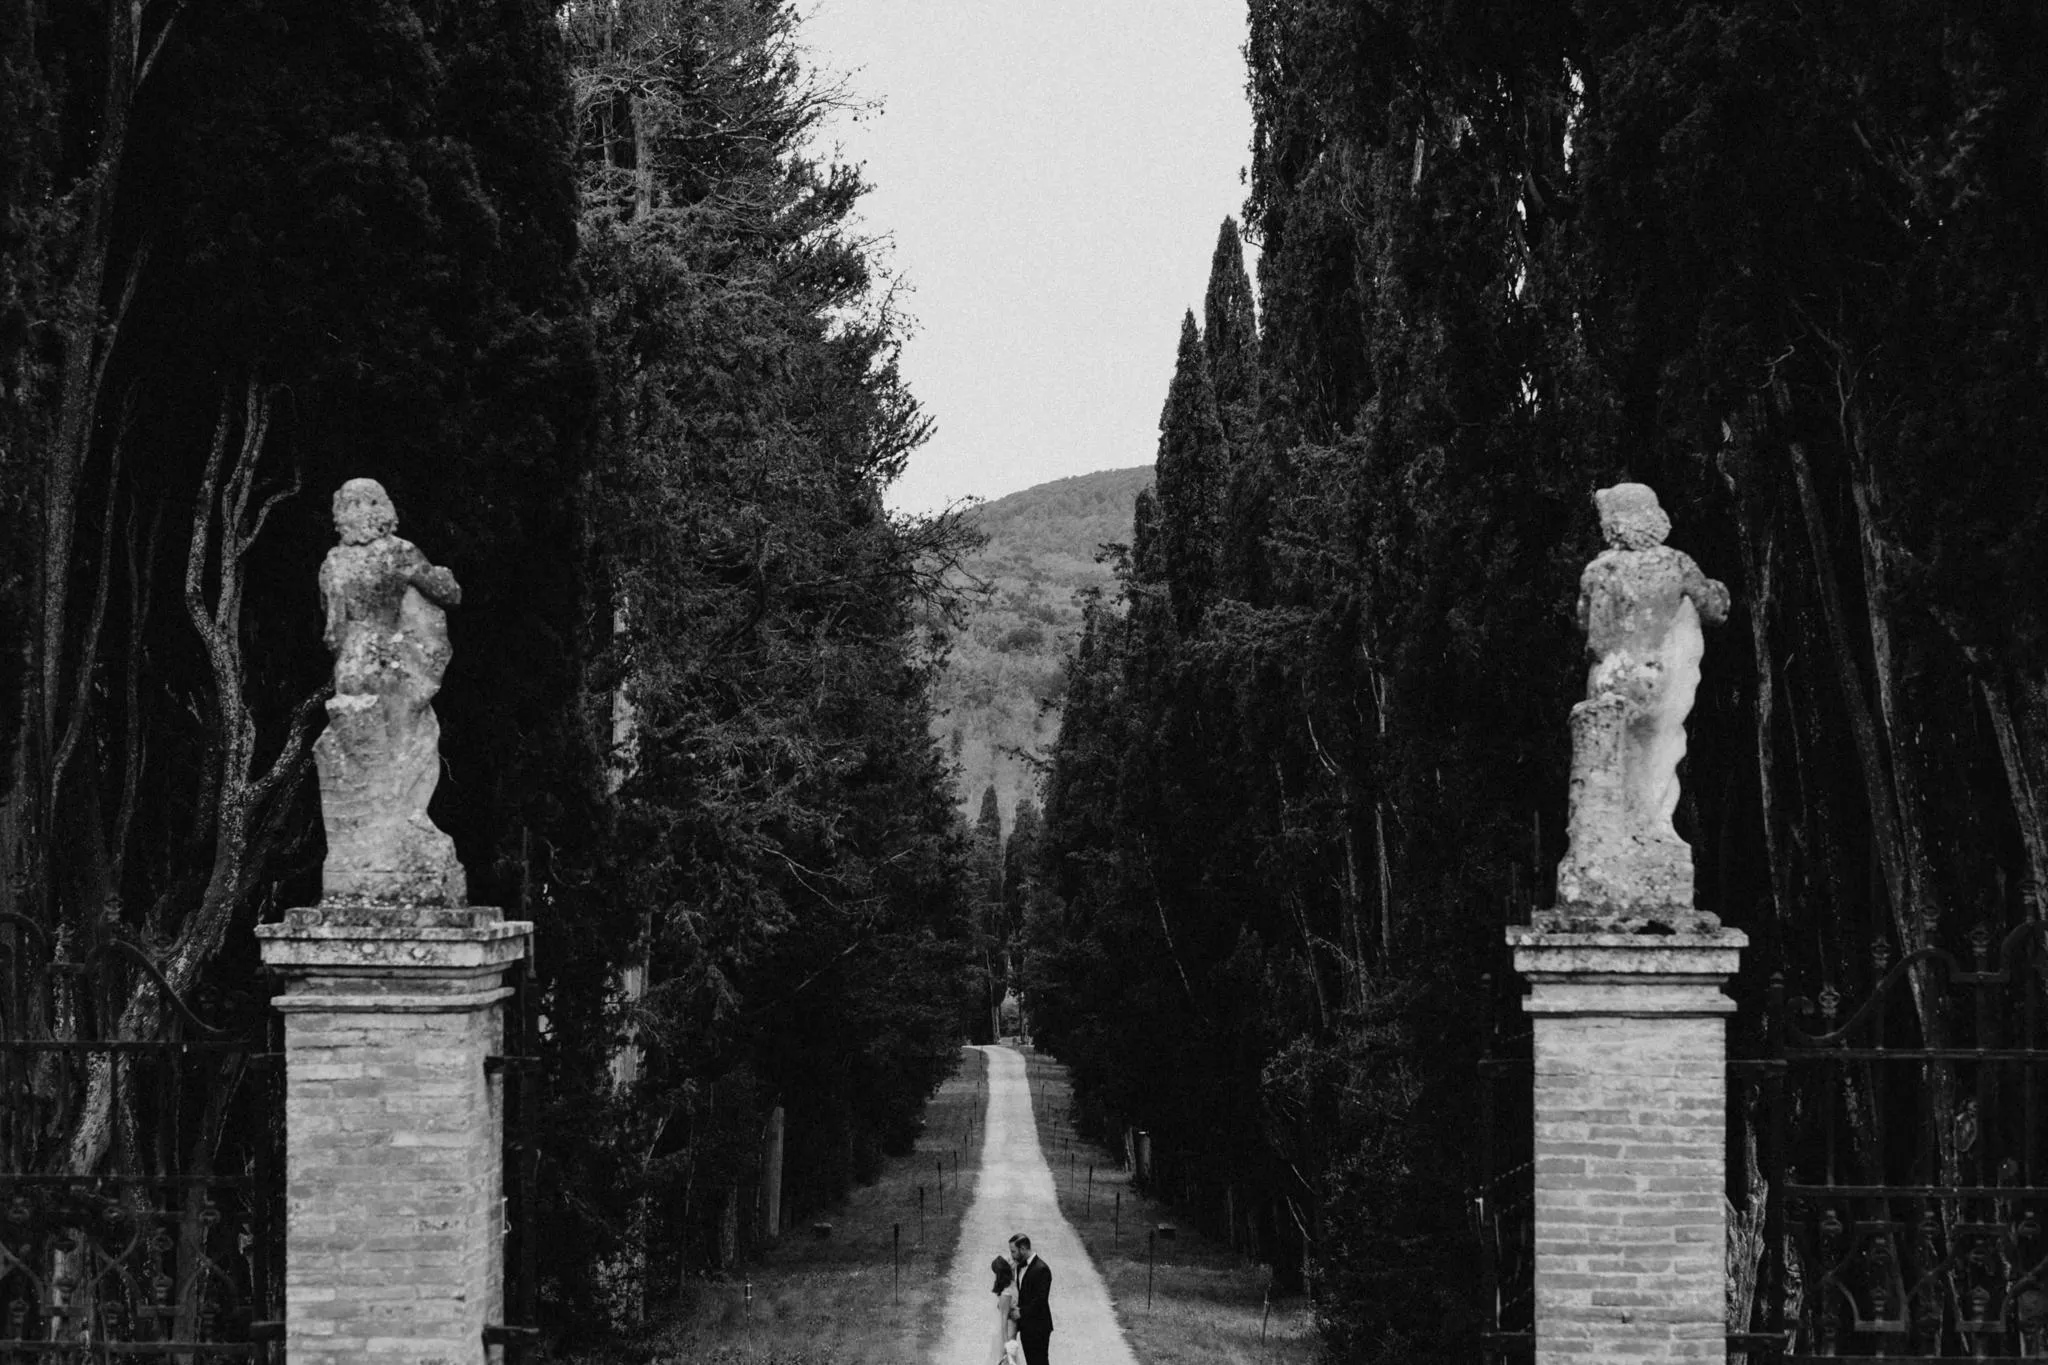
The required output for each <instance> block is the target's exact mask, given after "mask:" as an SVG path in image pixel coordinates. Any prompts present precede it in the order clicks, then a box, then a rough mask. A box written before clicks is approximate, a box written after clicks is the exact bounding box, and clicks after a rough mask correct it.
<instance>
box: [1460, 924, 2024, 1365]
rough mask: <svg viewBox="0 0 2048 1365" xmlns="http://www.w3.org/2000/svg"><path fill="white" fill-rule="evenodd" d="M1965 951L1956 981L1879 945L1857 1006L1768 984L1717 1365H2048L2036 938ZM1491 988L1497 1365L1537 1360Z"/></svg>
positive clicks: (1490, 1157) (1483, 1195)
mask: <svg viewBox="0 0 2048 1365" xmlns="http://www.w3.org/2000/svg"><path fill="white" fill-rule="evenodd" d="M1968 944H1969V956H1970V964H1969V965H1968V966H1965V965H1964V963H1963V962H1962V961H1961V960H1960V959H1959V958H1957V957H1956V956H1955V955H1954V954H1952V953H1950V952H1947V951H1945V950H1943V949H1940V948H1929V949H1925V950H1922V951H1919V952H1916V953H1913V954H1911V955H1909V956H1907V957H1906V958H1904V959H1903V960H1900V961H1897V962H1894V961H1892V960H1891V954H1890V952H1889V949H1888V946H1887V944H1886V943H1885V942H1884V941H1882V940H1880V941H1879V942H1878V943H1876V944H1874V945H1873V946H1872V949H1871V951H1870V955H1869V968H1868V971H1869V978H1868V982H1867V985H1868V991H1867V993H1866V994H1865V995H1864V997H1863V999H1862V1000H1861V1002H1860V1003H1858V1004H1855V1005H1853V1006H1851V1005H1847V1004H1845V1002H1844V997H1843V993H1842V991H1841V990H1840V988H1839V987H1838V986H1835V985H1829V986H1827V987H1825V988H1823V989H1822V990H1821V991H1820V992H1818V994H1817V995H1815V996H1814V997H1812V998H1810V999H1809V998H1805V997H1797V998H1794V997H1789V996H1788V995H1787V992H1786V989H1785V986H1784V983H1783V980H1782V978H1777V979H1774V980H1773V982H1772V984H1771V987H1770V992H1769V1003H1768V1006H1767V1011H1766V1016H1765V1017H1766V1026H1765V1032H1764V1041H1763V1046H1762V1047H1761V1048H1760V1049H1758V1050H1757V1054H1758V1055H1753V1056H1750V1057H1744V1058H1736V1059H1732V1060H1731V1061H1730V1062H1729V1064H1728V1071H1729V1106H1728V1109H1729V1129H1730V1160H1729V1171H1730V1183H1731V1186H1732V1188H1731V1190H1730V1198H1731V1204H1732V1206H1733V1207H1734V1208H1735V1210H1736V1213H1737V1225H1736V1226H1735V1227H1734V1228H1733V1229H1732V1230H1731V1231H1732V1233H1733V1236H1732V1237H1731V1245H1730V1257H1729V1263H1730V1268H1731V1273H1732V1278H1733V1282H1734V1284H1735V1287H1736V1289H1735V1292H1734V1293H1733V1294H1732V1295H1731V1313H1730V1317H1731V1322H1730V1327H1729V1332H1728V1342H1727V1345H1728V1351H1729V1358H1730V1359H1731V1360H1747V1361H1749V1362H1754V1363H1756V1365H1761V1363H1762V1362H1766V1361H1780V1360H1796V1359H1805V1358H1812V1357H1828V1358H1833V1359H1836V1360H1838V1361H1847V1362H1854V1361H1870V1362H1876V1361H1884V1362H1886V1363H1887V1365H1921V1363H1922V1362H1930V1363H1931V1362H1935V1361H1943V1360H1958V1359H1967V1360H1977V1361H1990V1362H2020V1361H2032V1360H2042V1359H2048V1132H2044V1130H2043V1122H2044V1120H2048V1112H2044V1108H2048V1076H2044V1070H2048V927H2044V926H2042V925H2040V924H2027V925H2022V926H2020V927H2018V928H2015V929H2013V930H2011V931H2010V932H2008V933H2006V934H2004V935H2003V936H2002V937H2000V936H1997V935H1994V934H1993V933H1992V932H1990V931H1989V930H1988V929H1979V930H1977V931H1975V932H1973V933H1971V934H1970V935H1969V936H1968ZM1510 979H1511V978H1510ZM1488 989H1489V999H1491V1000H1493V1001H1494V1003H1495V1006H1496V1010H1495V1015H1496V1022H1495V1025H1494V1033H1493V1041H1492V1043H1491V1044H1490V1045H1489V1047H1488V1049H1487V1053H1486V1056H1485V1059H1484V1060H1483V1061H1482V1062H1481V1064H1480V1081H1481V1088H1482V1092H1483V1096H1484V1104H1485V1114H1484V1117H1485V1122H1484V1126H1483V1131H1482V1134H1481V1150H1480V1171H1479V1178H1478V1181H1477V1184H1476V1186H1475V1189H1474V1195H1473V1207H1472V1213H1473V1226H1474V1231H1475V1233H1476V1235H1477V1239H1478V1248H1479V1270H1480V1294H1481V1297H1482V1304H1481V1307H1482V1311H1483V1313H1484V1315H1485V1326H1486V1331H1485V1335H1484V1337H1483V1349H1484V1353H1485V1359H1486V1360H1487V1361H1489V1362H1492V1361H1496V1360H1502V1359H1518V1358H1526V1357H1529V1356H1531V1355H1532V1354H1533V1352H1534V1349H1535V1334H1534V1328H1535V1322H1534V1315H1533V1307H1534V1305H1533V1290H1534V1262H1533V1247H1534V1216H1533V1214H1534V1211H1533V1207H1532V1202H1531V1190H1532V1186H1533V1172H1532V1170H1531V1167H1530V1164H1529V1163H1530V1157H1531V1153H1532V1149H1533V1139H1534V1134H1533V1124H1532V1121H1531V1118H1532V1116H1531V1114H1530V1109H1529V1105H1530V1100H1531V1094H1532V1083H1533V1079H1534V1078H1533V1075H1532V1073H1531V1066H1530V1062H1529V1056H1528V1037H1527V1033H1526V1031H1525V1028H1524V1027H1523V1026H1521V1024H1520V1021H1519V1019H1518V1018H1517V1019H1514V1021H1513V1022H1509V1021H1510V1011H1512V1010H1516V1007H1517V1006H1518V1003H1519V1002H1518V1000H1517V999H1516V995H1517V992H1514V991H1512V990H1510V991H1505V992H1496V991H1494V989H1493V987H1492V984H1491V979H1490V978H1489V988H1488ZM1752 1171H1754V1175H1755V1178H1756V1179H1758V1180H1760V1183H1761V1187H1762V1188H1761V1191H1760V1194H1761V1198H1760V1199H1756V1200H1755V1202H1754V1203H1750V1202H1749V1201H1750V1199H1751V1197H1752V1196H1754V1195H1756V1194H1758V1193H1759V1191H1757V1190H1755V1189H1753V1188H1751V1184H1752V1175H1751V1172H1752ZM1748 1213H1760V1214H1761V1219H1760V1223H1761V1235H1760V1236H1757V1235H1755V1234H1756V1232H1757V1229H1756V1227H1755V1226H1750V1227H1747V1228H1745V1227H1743V1226H1742V1221H1743V1216H1744V1215H1745V1214H1748ZM1744 1236H1751V1237H1752V1238H1753V1242H1752V1244H1750V1245H1748V1246H1747V1247H1745V1246H1744V1245H1743V1243H1742V1238H1743V1237H1744ZM1745 1256H1748V1257H1751V1258H1752V1259H1751V1260H1750V1262H1749V1264H1748V1265H1746V1266H1745V1265H1744V1264H1743V1261H1744V1258H1745Z"/></svg>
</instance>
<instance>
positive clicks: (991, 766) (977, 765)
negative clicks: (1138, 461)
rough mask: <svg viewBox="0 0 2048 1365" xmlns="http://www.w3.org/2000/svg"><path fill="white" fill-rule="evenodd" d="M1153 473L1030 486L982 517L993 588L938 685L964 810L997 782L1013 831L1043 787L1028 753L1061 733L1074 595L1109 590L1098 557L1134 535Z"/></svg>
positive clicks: (977, 564)
mask: <svg viewBox="0 0 2048 1365" xmlns="http://www.w3.org/2000/svg"><path fill="white" fill-rule="evenodd" d="M1151 482H1152V467H1151V466H1150V465H1143V466H1140V467H1138V468H1135V469H1111V470H1105V471H1103V472H1101V473H1097V474H1081V475H1077V476H1076V477H1074V478H1070V479H1057V480H1055V481H1053V482H1052V483H1045V484H1040V485H1038V486H1037V487H1036V488H1027V489H1025V490H1024V491H1023V492H1021V493H1012V494H1010V495H1009V496H1008V497H1004V498H997V499H995V500H994V501H992V502H988V503H984V504H983V505H982V506H980V507H978V508H976V509H975V512H974V517H975V521H976V524H977V525H978V526H979V527H980V528H981V529H982V530H983V531H984V532H986V533H987V535H988V544H987V546H985V547H984V548H983V550H982V552H981V554H980V555H978V556H977V557H975V558H974V559H972V560H970V561H969V562H968V566H967V567H968V569H969V571H970V572H971V573H973V574H974V576H975V577H976V578H979V579H982V580H984V581H986V582H988V583H989V584H990V585H991V588H992V591H991V592H990V594H989V596H988V598H987V600H986V601H985V602H982V603H981V604H979V605H977V606H976V608H975V609H974V611H973V612H972V613H971V615H970V616H969V618H968V621H967V624H966V628H965V629H964V630H962V631H961V632H959V633H958V634H957V635H956V636H955V637H954V641H953V653H952V657H951V661H950V666H949V667H948V668H947V670H946V673H945V675H944V676H943V677H942V678H941V679H940V682H939V694H938V702H939V705H938V716H937V719H935V720H934V721H933V733H935V734H937V735H938V736H939V738H940V739H941V740H943V741H944V742H945V743H946V745H947V746H948V752H949V753H950V754H951V755H952V757H953V761H954V763H955V764H956V765H957V768H958V781H959V784H960V801H961V804H962V806H963V807H966V808H967V809H968V811H969V813H970V814H972V812H973V810H974V808H975V806H976V804H977V803H978V802H979V801H980V799H981V792H982V789H983V788H984V787H986V786H987V785H988V784H989V783H990V782H991V781H993V782H994V783H995V784H996V791H997V794H998V797H999V799H1000V801H1001V803H1002V808H1003V817H1004V819H1005V820H1006V821H1007V820H1008V819H1009V818H1010V816H1011V815H1012V813H1013V812H1014V811H1015V810H1016V808H1017V798H1018V796H1019V795H1021V794H1023V793H1026V792H1030V791H1032V790H1033V789H1034V787H1035V785H1036V781H1037V779H1036V777H1035V776H1034V774H1033V771H1032V768H1031V765H1030V763H1029V762H1027V761H1026V760H1025V759H1024V758H1023V757H1022V755H1023V754H1034V755H1035V754H1041V753H1043V752H1044V750H1045V748H1046V746H1047V745H1049V744H1050V743H1051V741H1052V738H1053V735H1054V734H1055V733H1057V731H1058V728H1059V718H1058V714H1057V711H1056V710H1054V709H1052V708H1054V707H1056V706H1057V705H1058V702H1059V700H1060V698H1061V696H1062V695H1063V694H1064V693H1065V691H1066V669H1065V659H1066V655H1067V649H1068V647H1069V646H1070V645H1071V644H1072V643H1073V641H1074V638H1075V636H1076V635H1077V634H1078V633H1079V632H1080V629H1081V608H1080V605H1079V603H1078V602H1077V601H1076V600H1075V599H1076V594H1078V593H1079V592H1080V591H1081V590H1082V589H1084V588H1089V587H1101V588H1107V587H1108V586H1109V583H1110V573H1109V568H1108V566H1107V565H1104V564H1098V563H1096V562H1095V555H1096V551H1097V547H1098V546H1100V545H1103V544H1110V543H1122V542H1125V541H1128V540H1129V539H1130V537H1131V508H1132V505H1133V504H1134V503H1135V502H1136V500H1137V496H1138V490H1139V489H1141V488H1144V487H1145V486H1146V485H1147V484H1149V483H1151Z"/></svg>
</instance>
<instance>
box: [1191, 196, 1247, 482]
mask: <svg viewBox="0 0 2048 1365" xmlns="http://www.w3.org/2000/svg"><path fill="white" fill-rule="evenodd" d="M1202 345H1203V348H1204V349H1205V350H1206V351H1207V352H1208V356H1209V382H1210V384H1211V386H1212V387H1213V388H1214V389H1215V393H1216V415H1217V417H1218V418H1219V419H1220V420H1221V421H1222V423H1223V433H1224V436H1225V438H1226V440H1227V442H1228V444H1229V448H1230V457H1231V458H1230V461H1229V464H1230V465H1231V466H1232V467H1235V466H1236V465H1237V463H1238V462H1239V460H1240V459H1241V458H1242V455H1243V452H1244V450H1245V447H1246V446H1247V445H1248V444H1249V443H1250V441H1251V437H1252V431H1253V424H1254V422H1255V421H1256V420H1257V417H1258V404H1259V321H1258V312H1257V309H1256V307H1255V306H1254V304H1253V302H1252V282H1251V277H1250V276H1249V275H1247V274H1245V270H1244V240H1243V238H1242V236H1241V235H1240V234H1239V232H1238V228H1237V219H1235V218H1229V217H1226V218H1225V219H1224V220H1223V226H1222V228H1221V229H1220V230H1219V231H1218V232H1217V234H1216V253H1215V255H1214V256H1212V257H1210V260H1209V290H1208V293H1207V294H1206V295H1205V296H1204V297H1203V300H1202Z"/></svg>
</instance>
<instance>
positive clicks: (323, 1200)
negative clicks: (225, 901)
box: [264, 919, 526, 1365]
mask: <svg viewBox="0 0 2048 1365" xmlns="http://www.w3.org/2000/svg"><path fill="white" fill-rule="evenodd" d="M265 928H266V929H269V930H270V931H271V932H269V933H268V934H265V935H264V938H265V940H266V941H265V943H264V955H265V958H266V960H267V961H270V962H272V963H273V965H279V966H281V967H282V968H283V969H284V970H285V971H286V972H287V974H288V977H287V979H288V981H289V982H290V984H289V985H288V987H287V990H286V993H285V995H284V996H283V997H282V998H281V999H280V1000H279V1002H278V1003H279V1006H280V1008H281V1009H283V1011H284V1013H285V1205H286V1257H285V1347H286V1354H287V1356H288V1358H289V1359H290V1360H291V1362H292V1365H343V1362H350V1363H351V1365H355V1363H356V1362H369V1363H370V1365H485V1362H486V1361H487V1359H488V1357H489V1355H494V1354H496V1352H495V1351H492V1352H488V1353H487V1351H486V1348H485V1347H484V1345H483V1329H484V1327H485V1326H486V1325H487V1324H490V1323H493V1322H499V1321H502V1320H503V1316H502V1304H503V1253H504V1211H503V1147H502V1134H503V1107H502V1092H501V1083H500V1081H499V1080H498V1078H497V1077H495V1076H492V1075H490V1074H489V1073H488V1072H487V1070H486V1068H485V1061H486V1059H487V1058H488V1057H490V1056H491V1055H492V1054H494V1053H497V1052H499V1051H501V1050H502V1045H503V1038H504V1023H503V1020H504V1008H503V1005H502V1004H501V1003H500V999H499V997H500V996H502V995H503V994H504V992H503V990H502V989H501V988H500V982H501V980H502V976H503V969H504V967H505V966H506V965H508V964H509V962H510V961H511V960H516V958H517V956H518V955H519V954H520V953H521V952H523V951H524V942H525V939H524V935H523V932H514V933H507V932H506V931H507V930H508V929H513V930H517V931H524V930H525V928H526V926H523V925H520V926H507V925H504V924H502V923H497V924H493V925H489V926H483V927H480V928H478V929H477V930H476V931H475V932H474V933H470V932H467V931H464V930H462V929H460V928H455V929H449V928H441V929H438V930H436V931H433V932H431V933H420V934H419V935H417V936H416V937H415V936H412V935H409V934H407V933H406V932H405V931H404V929H403V928H402V927H401V928H398V929H393V927H392V926H390V925H387V924H381V923H378V924H371V925H367V926H361V925H358V926H350V925H348V924H346V923H342V924H336V923H334V922H333V920H332V919H329V920H327V921H326V922H324V923H321V924H316V925H314V926H312V930H311V932H301V931H300V927H299V926H297V925H290V924H287V925H280V926H265Z"/></svg>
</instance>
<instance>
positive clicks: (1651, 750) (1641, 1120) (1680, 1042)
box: [1507, 483, 1748, 1365]
mask: <svg viewBox="0 0 2048 1365" xmlns="http://www.w3.org/2000/svg"><path fill="white" fill-rule="evenodd" d="M1594 496H1595V501H1596V502H1597V504H1598V506H1599V509H1600V526H1601V530H1602V532H1603V533H1604V534H1605V536H1606V538H1607V546H1608V548H1607V550H1606V551H1605V552H1604V553H1602V554H1601V555H1600V556H1599V557H1598V558H1597V559H1595V560H1594V561H1593V562H1592V563H1591V564H1590V565H1588V566H1587V568H1586V572H1585V576H1584V578H1583V579H1582V580H1581V582H1580V592H1579V620H1580V622H1581V623H1582V624H1583V625H1584V626H1585V628H1586V638H1587V643H1588V645H1589V646H1590V647H1591V650H1592V654H1593V668H1592V674H1591V676H1590V678H1589V679H1588V682H1587V687H1586V700H1584V701H1582V702H1580V703H1579V704H1578V705H1576V706H1574V707H1573V708H1572V779H1571V783H1572V785H1571V818H1570V835H1571V849H1570V851H1569V852H1568V853H1567V854H1566V855H1565V859H1564V862H1563V863H1562V864H1561V865H1560V866H1559V868H1558V874H1557V904H1556V906H1555V908H1553V909H1549V910H1537V911H1535V912H1534V913H1533V914H1532V915H1531V917H1530V918H1531V923H1530V924H1529V925H1528V926H1527V927H1523V926H1519V925H1518V926H1514V927H1511V928H1510V929H1509V930H1508V931H1507V939H1508V943H1509V945H1510V946H1511V947H1512V948H1513V949H1514V956H1515V970H1516V971H1518V972H1520V973H1521V974H1522V976H1523V977H1524V978H1525V979H1527V981H1528V982H1529V995H1528V998H1527V999H1525V1000H1524V1001H1523V1002H1522V1004H1523V1008H1524V1009H1525V1010H1527V1011H1528V1013H1529V1015H1530V1016H1531V1025H1532V1027H1531V1035H1532V1039H1531V1041H1532V1051H1533V1061H1534V1066H1533V1083H1534V1095H1533V1100H1534V1110H1535V1124H1534V1128H1535V1131H1534V1133H1533V1139H1534V1149H1535V1176H1534V1180H1535V1210H1536V1246H1535V1278H1536V1285H1535V1289H1536V1365H1595V1362H1599V1363H1600V1365H1605V1363H1606V1362H1610V1361H1619V1360H1626V1361H1634V1362H1640V1363H1641V1365H1649V1362H1669V1363H1670V1365H1679V1363H1680V1362H1697V1361H1700V1360H1706V1359H1714V1360H1718V1359H1720V1358H1721V1356H1722V1355H1723V1354H1724V1353H1725V1342H1724V1335H1725V1332H1726V1330H1727V1329H1726V1323H1725V1316H1726V1312H1727V1307H1726V1295H1727V1240H1728V1232H1727V1222H1726V1215H1725V1209H1726V1196H1725V1192H1724V1190H1725V1187H1724V1178H1725V1164H1726V1146H1727V1140H1728V1132H1727V1112H1726V1111H1727V1038H1726V1024H1725V1019H1726V1016H1727V1014H1728V1013H1729V1012H1730V1011H1731V1010H1733V1009H1734V1008H1735V1002H1734V1001H1732V1000H1730V999H1729V998H1728V997H1727V996H1726V995H1725V994H1723V993H1722V989H1721V988H1722V985H1723V983H1725V982H1726V981H1727V980H1728V978H1729V977H1731V976H1733V975H1734V974H1735V971H1736V968H1737V966H1738V965H1739V963H1740V961H1741V956H1742V949H1743V947H1744V946H1745V945H1746V944H1747V943H1748V940H1747V939H1746V938H1744V937H1743V935H1742V934H1741V933H1740V932H1739V931H1737V930H1734V929H1724V928H1722V927H1721V925H1720V921H1719V920H1717V919H1716V918H1715V917H1714V916H1713V915H1710V914H1706V913H1703V912H1701V911H1699V910H1696V909H1695V908H1694V906H1693V870H1692V850H1691V849H1690V848H1688V847H1687V846H1686V844H1685V841H1684V840H1683V839H1681V838H1679V837H1678V834H1677V832H1676V831H1675V830H1673V829H1672V827H1671V816H1672V812H1673V811H1675V810H1676V809H1677V807H1678V763H1679V760H1680V759H1681V758H1683V757H1684V755H1685V718H1686V716H1687V714H1689V713H1690V712H1691V710H1692V702H1693V693H1694V691H1695V689H1696V688H1697V687H1698V686H1699V680H1700V659H1701V655H1702V651H1703V637H1702V635H1701V631H1700V625H1701V622H1703V621H1705V622H1709V623H1711V622H1717V621H1720V620H1722V619H1724V618H1725V617H1726V616H1727V614H1728V590H1727V589H1726V588H1724V587H1723V586H1722V585H1721V584H1719V583H1716V582H1715V581H1714V580H1712V579H1710V578H1708V577H1707V576H1706V575H1705V574H1703V573H1701V572H1700V569H1699V566H1698V565H1697V564H1695V563H1693V562H1692V560H1691V558H1690V557H1688V556H1686V555H1684V554H1682V553H1680V552H1679V551H1677V550H1674V549H1671V548H1669V547H1668V546H1666V545H1665V544H1664V537H1665V535H1666V534H1667V533H1668V532H1669V531H1670V529H1671V523H1670V521H1669V519H1668V518H1666V517H1665V515H1664V513H1663V510H1662V509H1661V508H1659V507H1658V506H1657V495H1656V494H1655V493H1652V492H1651V491H1650V490H1649V489H1648V488H1645V487H1644V486H1643V485H1641V484H1633V483H1624V484H1617V485H1616V486H1615V487H1613V488H1604V489H1602V490H1600V492H1598V493H1597V494H1595V495H1594Z"/></svg>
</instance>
